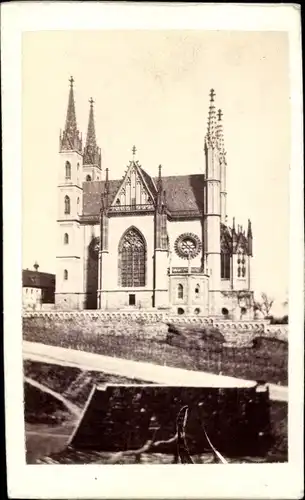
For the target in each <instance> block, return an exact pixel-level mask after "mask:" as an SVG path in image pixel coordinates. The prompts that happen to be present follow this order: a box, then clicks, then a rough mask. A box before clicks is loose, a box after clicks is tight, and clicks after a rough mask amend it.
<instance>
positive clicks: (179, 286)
mask: <svg viewBox="0 0 305 500" xmlns="http://www.w3.org/2000/svg"><path fill="white" fill-rule="evenodd" d="M177 291H178V299H183V286H182V285H181V283H179V285H178V289H177Z"/></svg>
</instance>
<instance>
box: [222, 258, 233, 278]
mask: <svg viewBox="0 0 305 500" xmlns="http://www.w3.org/2000/svg"><path fill="white" fill-rule="evenodd" d="M230 261H231V258H230V254H229V253H226V252H221V279H223V280H229V279H230V274H231V273H230V270H231V269H230V268H231V262H230Z"/></svg>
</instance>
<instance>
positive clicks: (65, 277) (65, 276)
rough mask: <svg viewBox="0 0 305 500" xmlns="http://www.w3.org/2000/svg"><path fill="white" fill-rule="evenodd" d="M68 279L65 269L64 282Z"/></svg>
mask: <svg viewBox="0 0 305 500" xmlns="http://www.w3.org/2000/svg"><path fill="white" fill-rule="evenodd" d="M67 279H68V271H67V269H65V270H64V280H65V281H67Z"/></svg>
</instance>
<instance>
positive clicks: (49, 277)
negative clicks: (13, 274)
mask: <svg viewBox="0 0 305 500" xmlns="http://www.w3.org/2000/svg"><path fill="white" fill-rule="evenodd" d="M22 285H23V286H24V287H29V288H50V289H52V288H53V289H54V290H55V274H50V273H40V272H39V271H31V270H30V269H24V270H23V271H22Z"/></svg>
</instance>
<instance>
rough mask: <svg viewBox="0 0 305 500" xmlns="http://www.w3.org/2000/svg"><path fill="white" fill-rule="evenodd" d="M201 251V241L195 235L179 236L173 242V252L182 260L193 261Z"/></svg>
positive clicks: (185, 234)
mask: <svg viewBox="0 0 305 500" xmlns="http://www.w3.org/2000/svg"><path fill="white" fill-rule="evenodd" d="M200 250H201V241H200V239H199V238H198V236H197V235H196V234H193V233H184V234H181V235H180V236H179V237H178V238H177V239H176V242H175V251H176V253H177V254H178V255H179V257H181V258H182V259H193V258H194V257H196V256H197V255H198V254H199V252H200Z"/></svg>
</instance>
